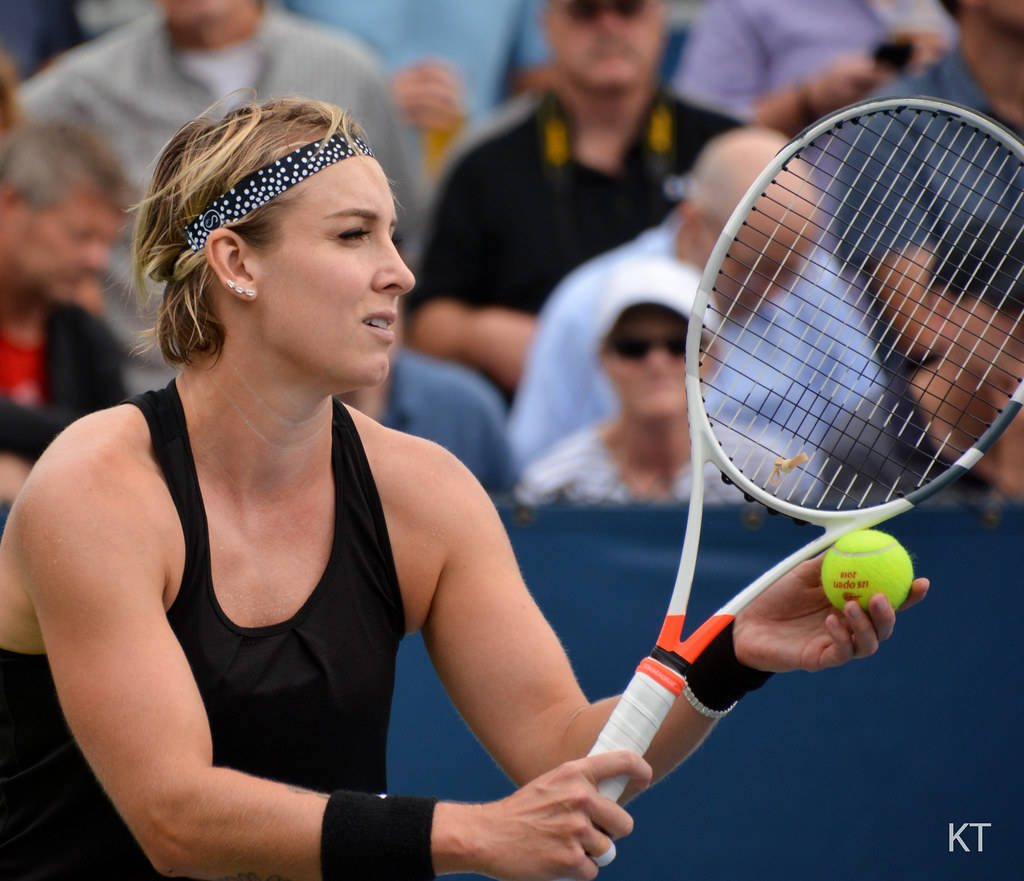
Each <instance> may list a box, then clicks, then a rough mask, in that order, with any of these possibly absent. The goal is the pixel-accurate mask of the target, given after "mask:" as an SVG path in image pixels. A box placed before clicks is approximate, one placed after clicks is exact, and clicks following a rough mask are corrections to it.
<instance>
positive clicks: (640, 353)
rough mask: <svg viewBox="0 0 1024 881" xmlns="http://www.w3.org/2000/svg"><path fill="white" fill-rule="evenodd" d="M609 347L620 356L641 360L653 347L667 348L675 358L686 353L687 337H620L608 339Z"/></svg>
mask: <svg viewBox="0 0 1024 881" xmlns="http://www.w3.org/2000/svg"><path fill="white" fill-rule="evenodd" d="M608 348H609V349H611V350H612V351H613V352H614V353H615V354H616V355H618V356H619V357H620V358H628V359H630V360H631V361H640V360H642V359H644V358H646V357H647V355H648V353H649V352H650V351H651V349H655V348H657V349H665V350H666V351H667V352H668V353H669V355H671V356H672V357H673V358H682V357H683V356H684V355H685V354H686V337H685V336H680V337H669V338H668V339H667V340H664V339H663V340H647V339H641V338H640V337H618V338H616V339H611V340H609V341H608Z"/></svg>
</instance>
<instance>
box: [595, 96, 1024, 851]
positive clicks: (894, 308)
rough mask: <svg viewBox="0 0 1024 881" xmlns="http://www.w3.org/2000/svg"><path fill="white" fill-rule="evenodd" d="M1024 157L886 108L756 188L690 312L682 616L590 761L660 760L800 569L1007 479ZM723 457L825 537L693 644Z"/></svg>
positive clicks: (765, 498)
mask: <svg viewBox="0 0 1024 881" xmlns="http://www.w3.org/2000/svg"><path fill="white" fill-rule="evenodd" d="M1022 163H1024V145H1022V144H1021V142H1020V141H1018V140H1017V138H1016V137H1015V136H1014V135H1013V134H1012V133H1010V132H1009V131H1007V130H1006V129H1004V128H1003V127H1001V126H1000V125H998V124H997V123H995V122H993V121H992V120H990V119H988V118H986V117H983V116H981V115H979V114H977V113H974V112H972V111H970V110H969V109H967V108H963V107H959V106H955V105H951V104H948V103H945V102H940V101H937V100H929V99H900V100H875V101H868V102H863V103H860V104H857V105H852V106H850V107H848V108H844V109H843V110H841V111H838V112H836V113H834V114H832V115H830V116H828V117H827V118H823V119H822V120H820V121H819V122H817V123H816V124H814V125H813V126H811V127H810V128H808V129H807V130H805V131H804V132H803V133H801V134H800V135H798V136H797V137H796V138H794V139H793V140H792V141H791V142H790V143H789V144H788V145H787V146H786V147H785V148H784V149H783V150H782V151H781V152H780V153H779V154H778V155H777V157H776V158H775V159H774V161H773V162H772V163H771V164H770V166H769V167H767V168H766V169H765V170H764V171H763V172H762V174H761V175H760V176H759V177H758V179H757V180H756V181H755V182H754V183H753V184H752V186H751V187H750V189H749V190H748V191H747V193H746V195H745V197H744V199H743V200H742V201H741V203H740V204H739V205H738V206H737V208H736V209H735V211H734V212H733V214H732V216H731V218H730V220H729V221H728V223H727V225H726V227H725V229H724V230H723V232H722V233H721V236H720V238H719V239H718V241H717V244H716V246H715V248H714V250H713V252H712V255H711V258H710V260H709V262H708V264H707V266H706V269H705V271H704V273H703V276H702V279H701V283H700V289H699V291H698V294H697V297H696V303H695V305H694V308H693V313H692V315H691V318H690V324H689V330H688V335H687V349H686V390H687V398H688V412H689V422H690V433H691V443H692V451H691V452H692V469H693V488H692V493H691V498H690V505H689V511H688V515H687V523H686V531H685V536H684V540H683V547H682V552H681V557H680V562H679V568H678V573H677V576H676V581H675V585H674V588H673V591H672V596H671V600H670V602H669V607H668V612H667V615H666V617H665V620H664V623H663V625H662V628H661V632H660V634H659V636H658V639H657V643H656V646H655V648H654V650H653V651H652V652H651V655H650V656H649V657H647V658H645V659H644V660H643V662H642V663H641V664H640V666H639V667H638V669H637V671H636V674H635V675H634V677H633V679H632V680H631V682H630V684H629V686H628V687H627V689H626V691H625V692H624V694H623V695H622V697H621V699H620V701H619V702H618V704H617V706H616V708H615V710H614V711H613V713H612V715H611V717H610V718H609V720H608V722H607V724H606V726H605V728H604V729H603V731H602V732H601V734H600V736H599V738H598V740H597V742H596V744H595V745H594V748H593V750H592V753H597V752H605V751H609V750H613V749H630V750H633V751H635V752H637V753H640V754H643V753H644V752H646V750H647V747H648V746H649V744H650V742H651V740H652V738H653V737H654V735H655V733H656V731H657V730H658V727H659V726H660V724H661V722H662V721H663V720H664V718H665V716H666V714H667V713H668V711H669V709H670V708H671V706H672V704H673V702H674V700H675V698H676V697H677V696H678V695H679V694H680V693H681V691H682V689H683V688H684V687H685V682H686V675H687V670H688V669H689V667H690V665H691V664H692V663H693V661H694V660H695V659H696V658H697V657H698V656H699V655H700V654H701V652H702V651H703V650H704V649H705V648H706V647H707V646H708V644H709V643H710V642H711V641H712V640H713V639H714V638H715V637H716V636H717V635H718V634H720V633H721V632H722V631H723V629H724V628H725V627H726V626H727V625H728V624H729V623H730V622H731V621H732V620H733V619H734V618H735V616H736V615H737V613H738V612H739V611H740V610H742V609H743V608H744V607H745V606H747V604H748V603H750V602H751V601H752V600H754V599H755V598H756V597H757V596H759V595H760V594H761V593H762V592H763V591H764V590H765V589H766V588H767V587H768V586H769V585H771V584H772V583H773V582H775V581H776V580H777V579H778V578H779V577H780V576H782V575H783V574H784V573H786V572H788V571H789V570H791V569H792V568H793V567H795V566H796V565H797V564H798V563H800V562H802V561H803V560H806V559H808V558H810V557H811V556H813V555H814V554H817V553H819V552H820V551H822V550H823V549H825V548H826V547H828V546H829V545H831V544H832V543H833V542H834V541H835V540H836V539H837V538H838V537H839V536H841V535H842V534H844V533H846V532H849V531H851V530H855V529H863V528H867V527H870V526H873V525H875V524H878V523H880V522H881V521H884V520H887V519H888V518H890V517H893V516H895V515H897V514H900V513H902V512H904V511H907V510H909V509H911V508H913V507H915V506H917V505H920V504H921V503H922V502H924V501H925V500H927V499H929V498H931V497H932V496H934V495H935V494H936V493H938V492H939V491H941V490H943V489H944V488H946V487H947V486H949V485H950V484H951V483H952V482H953V481H955V480H957V478H959V477H961V476H962V475H964V474H965V473H966V472H968V471H969V470H970V469H972V468H973V469H975V473H974V474H973V475H972V479H979V478H980V477H986V478H988V479H989V480H990V481H993V482H997V481H998V480H999V479H1000V478H999V474H1000V472H999V469H995V468H992V467H989V466H990V464H991V463H989V462H988V461H987V460H988V459H990V458H991V459H992V460H998V451H999V449H1000V448H999V443H998V441H999V439H1000V436H1001V435H1002V434H1003V432H1004V431H1005V430H1006V429H1007V426H1008V425H1010V422H1011V420H1012V419H1013V417H1014V415H1015V414H1016V412H1017V411H1018V410H1019V409H1020V406H1021V403H1022V401H1024V386H1022V376H1024V280H1022V275H1024V198H1022V197H1024V165H1022ZM1018 425H1021V423H1020V422H1018ZM708 462H710V463H713V464H714V466H716V467H717V469H718V470H719V471H720V472H721V476H722V478H723V479H725V480H726V481H727V482H731V483H732V484H734V485H735V486H736V487H737V488H738V489H739V490H740V491H741V492H742V493H743V494H744V495H745V496H746V497H747V499H748V500H754V501H757V502H759V503H761V504H763V505H765V506H766V507H767V508H769V509H770V511H774V512H778V513H781V514H784V515H788V516H789V517H792V518H794V519H795V520H797V521H801V522H806V523H811V524H815V525H817V526H819V527H821V528H822V530H823V531H822V533H821V534H820V535H817V536H816V537H815V538H814V539H813V540H812V541H810V542H809V543H808V544H806V545H805V546H804V547H802V548H800V549H798V550H796V551H794V552H793V553H791V554H790V555H789V556H788V557H786V558H785V559H784V560H782V561H781V562H780V563H778V564H777V565H776V566H774V567H773V568H772V569H770V570H769V571H767V572H765V573H764V575H762V576H761V577H759V578H758V579H757V580H756V581H754V582H753V583H752V584H750V585H749V586H748V587H746V588H745V589H744V590H742V591H741V592H740V593H738V594H737V595H736V596H735V597H733V598H732V599H731V600H729V601H728V602H727V603H726V604H725V605H724V606H722V607H721V608H720V609H719V610H718V612H716V613H715V614H714V615H712V616H711V617H710V618H709V619H708V620H707V621H706V622H704V623H703V624H702V625H701V626H700V627H699V628H697V629H696V630H695V631H694V632H693V634H692V635H690V636H689V637H688V638H686V639H684V638H683V636H682V633H683V625H684V618H685V614H686V607H687V602H688V599H689V595H690V588H691V584H692V580H693V575H694V569H695V565H696V559H697V549H698V542H699V537H700V529H701V519H702V508H703V500H704V487H705V484H704V471H705V464H706V463H708ZM996 464H998V462H996ZM712 473H713V472H712ZM624 786H625V780H623V779H613V780H607V781H604V782H603V783H602V785H601V791H602V793H603V794H605V795H606V796H608V797H610V798H614V799H617V798H618V797H619V796H620V795H621V793H622V790H623V788H624ZM612 853H613V851H611V850H610V851H609V852H608V853H607V854H602V855H599V857H598V858H596V861H597V862H598V863H599V865H604V864H606V863H607V862H608V861H610V859H611V855H612Z"/></svg>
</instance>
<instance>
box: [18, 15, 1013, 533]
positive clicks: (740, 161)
mask: <svg viewBox="0 0 1024 881" xmlns="http://www.w3.org/2000/svg"><path fill="white" fill-rule="evenodd" d="M0 49H2V53H3V54H2V55H0V129H2V136H0V518H2V517H3V513H2V510H3V506H4V505H9V504H10V502H11V501H12V500H13V499H14V497H15V496H16V495H17V492H18V490H19V487H20V486H21V484H22V483H23V481H24V480H25V478H26V476H27V474H28V473H29V470H30V469H31V467H32V463H33V461H34V460H35V459H36V458H37V457H38V456H39V454H40V453H41V451H42V449H43V448H45V446H46V445H47V444H48V443H49V441H50V440H52V438H53V437H54V436H55V435H56V434H57V433H58V432H59V431H61V430H62V429H63V428H64V427H66V426H67V425H68V424H69V423H70V422H71V421H72V420H74V419H76V418H78V417H79V416H81V415H84V414H85V413H87V412H90V411H91V410H95V409H99V408H102V407H107V406H111V405H113V404H116V403H117V402H118V401H120V400H122V399H123V398H124V397H126V396H127V395H129V394H134V393H137V392H140V391H142V390H144V389H147V388H153V387H157V386H158V385H163V384H166V382H168V381H169V380H170V379H171V378H172V377H173V372H172V371H171V369H170V368H169V367H168V366H167V365H166V364H164V363H163V362H162V360H161V359H160V357H159V353H158V352H155V351H153V350H152V348H150V347H148V346H147V335H146V330H147V328H148V327H149V326H150V325H151V323H152V318H153V315H154V308H153V302H154V299H155V298H158V297H159V295H160V292H159V291H158V290H154V291H138V290H135V289H134V287H133V285H132V283H131V281H130V278H129V269H128V267H129V262H130V261H129V236H130V228H131V212H130V207H131V205H132V204H133V201H134V200H135V199H137V198H138V197H139V195H140V194H141V190H142V187H143V186H144V184H145V182H146V180H147V179H148V177H149V174H150V173H151V171H152V163H153V160H154V159H155V157H156V156H157V154H158V153H159V151H160V149H161V147H162V146H163V144H164V143H165V142H166V141H167V140H168V139H169V138H170V137H171V135H172V134H173V133H174V132H175V131H176V129H177V128H178V127H179V126H181V125H182V124H183V123H185V122H186V121H187V120H189V119H190V118H192V117H194V116H196V115H198V114H200V113H202V112H203V111H209V112H210V113H212V114H219V113H223V112H225V111H226V110H227V109H230V108H231V107H233V106H235V105H236V104H237V103H239V102H240V101H243V100H247V99H248V98H251V97H256V98H258V99H260V100H263V99H268V98H272V97H277V96H281V95H289V94H294V95H302V96H304V97H309V98H315V99H321V100H326V101H329V102H332V103H335V104H338V105H341V106H344V107H346V108H348V109H350V110H351V111H352V112H353V113H354V115H355V117H356V118H357V119H358V120H359V121H360V122H361V124H362V125H363V126H364V127H365V129H366V130H367V132H368V135H369V139H370V142H371V144H372V146H373V148H374V151H375V153H376V155H377V157H378V158H379V159H380V161H381V163H382V165H383V167H384V169H385V171H386V172H387V174H388V176H389V178H390V179H391V181H392V183H393V187H394V191H395V195H396V199H397V202H398V205H399V229H398V236H399V237H400V239H401V249H402V253H403V256H404V257H405V259H406V261H407V262H408V263H409V265H410V267H411V268H412V269H413V271H414V272H415V275H416V279H417V283H416V286H415V288H414V289H413V291H412V292H411V293H410V294H409V295H408V296H407V297H405V298H404V301H405V302H404V305H403V313H402V318H401V324H402V333H401V343H400V344H399V345H398V346H396V348H395V351H394V352H393V357H392V370H391V374H390V376H389V377H388V380H387V381H386V382H385V384H384V385H382V386H380V387H377V388H373V389H362V390H357V391H354V392H353V393H352V394H350V395H347V396H346V398H345V400H346V402H347V403H349V404H350V405H351V406H354V407H357V408H359V409H361V410H363V411H364V412H365V413H367V414H368V415H370V416H372V417H373V418H374V419H377V420H378V421H381V422H383V423H384V424H386V425H389V426H392V427H396V428H399V429H401V430H403V431H407V432H410V433H413V434H417V435H420V436H423V437H427V438H430V439H432V440H434V441H436V442H438V443H440V444H442V445H443V446H445V447H447V448H448V449H450V450H451V451H452V452H454V453H455V454H456V455H457V456H458V457H459V458H460V459H461V460H462V461H463V462H464V463H465V464H466V465H467V466H468V467H469V468H470V469H471V470H472V471H473V472H474V473H475V474H476V476H477V477H478V479H479V480H480V481H481V483H482V484H483V485H484V487H485V488H486V489H487V490H488V491H490V492H491V493H493V494H495V495H505V494H512V495H513V496H514V497H515V498H517V499H518V500H519V501H520V502H522V503H523V504H530V505H533V504H542V503H547V502H557V501H563V502H573V503H577V502H585V503H620V502H651V503H671V502H685V501H686V500H687V499H688V498H689V493H690V485H691V477H692V475H691V472H690V461H689V459H690V446H689V430H688V425H687V416H686V392H685V388H684V382H683V377H684V360H685V359H684V349H685V339H686V333H687V327H688V324H687V323H688V320H689V318H690V309H691V306H692V303H693V296H694V293H695V291H696V288H697V280H698V279H699V277H700V274H701V272H702V270H703V268H704V265H705V264H706V262H707V261H708V259H709V256H710V254H711V248H712V246H713V245H714V243H715V240H716V238H717V236H718V233H719V232H720V231H721V229H722V227H723V226H724V225H725V222H726V220H727V218H728V217H729V214H730V213H731V211H732V208H733V207H734V206H735V205H736V204H737V203H738V202H739V200H740V198H741V196H742V195H743V194H744V192H745V191H746V190H747V187H748V186H749V185H750V183H751V182H752V181H753V179H754V178H755V177H756V175H757V173H758V172H759V171H760V170H761V169H762V168H763V167H764V166H765V165H766V164H767V163H768V162H769V161H770V160H771V158H772V156H774V155H775V154H776V153H777V152H778V151H779V149H781V148H782V146H783V145H784V144H785V143H786V141H787V140H788V139H789V138H791V137H792V136H794V135H795V134H797V133H798V132H799V131H801V130H802V129H804V128H805V127H806V126H807V125H809V124H811V123H812V122H814V121H815V120H817V119H819V118H820V117H822V116H823V115H825V114H828V113H829V112H830V111H833V110H835V109H837V108H840V107H843V106H846V105H848V104H850V103H852V102H855V101H858V100H861V99H864V98H867V97H873V96H886V95H887V96H899V95H917V94H923V95H931V96H935V97H938V98H943V99H947V100H951V101H955V102H957V103H960V104H963V105H966V106H969V107H972V108H974V109H976V110H978V111H981V112H983V113H985V114H987V115H989V116H991V117H993V118H995V119H996V120H998V121H999V122H1001V123H1002V124H1003V125H1005V126H1006V127H1008V128H1010V129H1011V130H1013V131H1015V132H1017V133H1018V134H1024V4H1021V3H1020V2H1018V0H833V2H830V3H822V2H820V0H690V2H670V0H486V2H478V0H376V2H374V3H356V2H337V0H280V2H272V0H267V2H263V0H153V2H143V0H106V2H104V0H78V2H76V0H45V2H44V0H36V2H33V3H21V2H15V0H3V2H0ZM864 357H865V358H869V359H870V358H871V357H872V356H871V354H870V353H868V354H867V355H865V356H864ZM835 418H840V417H838V416H836V417H835ZM1018 421H1019V420H1018ZM1018 434H1019V433H1018ZM1009 438H1010V440H1009V443H1011V444H1013V445H1014V446H1012V447H1010V448H1009V449H1008V451H1007V452H1006V454H1005V455H1004V456H1002V457H1000V460H999V461H1000V462H1002V463H1004V464H1003V465H1002V466H1001V467H1000V468H999V469H997V470H994V471H991V472H986V473H985V474H984V475H982V477H981V478H979V480H978V481H977V484H978V486H977V487H975V488H976V489H977V491H980V492H985V493H992V494H996V495H998V496H1001V497H1008V498H1024V474H1022V472H1024V464H1022V463H1024V449H1022V448H1024V438H1020V439H1019V440H1018V438H1017V437H1015V436H1014V435H1013V434H1012V433H1011V434H1010V435H1009ZM708 501H709V502H721V503H736V502H741V501H742V496H741V495H740V494H739V493H737V492H735V491H734V490H733V489H732V488H730V487H725V488H724V489H722V490H721V491H719V489H717V488H716V489H715V490H714V491H713V492H710V493H709V495H708ZM0 522H2V521H0Z"/></svg>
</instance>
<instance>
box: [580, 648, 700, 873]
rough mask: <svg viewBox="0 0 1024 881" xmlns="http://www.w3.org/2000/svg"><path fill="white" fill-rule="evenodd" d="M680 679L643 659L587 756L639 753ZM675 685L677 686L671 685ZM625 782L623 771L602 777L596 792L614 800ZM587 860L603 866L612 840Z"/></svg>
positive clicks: (612, 850) (648, 741)
mask: <svg viewBox="0 0 1024 881" xmlns="http://www.w3.org/2000/svg"><path fill="white" fill-rule="evenodd" d="M644 668H647V669H648V670H652V671H656V672H657V673H661V672H662V671H663V672H664V675H663V676H662V675H659V677H658V678H659V679H664V681H665V682H666V683H668V684H664V685H663V684H662V683H661V682H659V681H658V679H655V678H654V677H653V676H652V675H651V674H650V673H647V672H644ZM677 681H678V683H677ZM682 682H683V680H682V677H680V676H679V675H678V674H676V673H675V671H672V670H669V669H668V668H667V667H665V666H663V665H662V664H659V663H658V662H657V661H654V660H653V659H651V658H647V659H646V660H644V662H643V663H642V664H641V665H640V669H638V670H637V671H636V673H635V674H633V678H632V679H631V680H630V682H629V685H628V686H626V690H625V691H624V692H623V693H622V696H621V697H620V698H619V702H618V703H617V704H616V705H615V709H614V710H612V714H611V715H610V716H609V717H608V721H607V722H605V723H604V728H602V729H601V733H600V734H599V735H598V736H597V741H596V742H595V743H594V746H593V747H592V748H591V750H590V752H589V753H588V755H591V756H593V755H597V754H598V753H609V752H612V751H613V750H617V749H628V750H632V751H633V752H635V753H636V754H637V755H640V756H642V755H643V754H644V753H645V752H647V747H649V746H650V745H651V741H652V740H654V735H655V734H657V733H658V729H659V728H660V727H661V723H662V722H663V721H664V720H665V717H666V716H667V715H668V711H669V710H670V709H672V704H673V703H674V702H675V699H676V697H677V695H678V694H679V691H680V690H681V689H682V684H681V683H682ZM677 684H678V688H676V687H675V686H676V685H677ZM628 782H629V777H627V776H626V775H624V774H623V775H620V776H618V777H606V778H605V779H604V780H601V781H600V782H599V783H598V784H597V791H598V792H600V793H601V795H603V796H604V797H605V798H610V799H611V800H612V801H618V800H619V798H620V796H621V795H622V793H623V792H624V791H625V789H626V784H627V783H628ZM591 859H592V860H593V861H594V862H595V863H596V864H597V866H598V867H599V868H603V867H604V866H607V865H608V864H609V863H610V862H611V861H612V860H614V859H615V842H614V841H613V842H611V844H610V845H609V846H608V850H606V851H605V852H604V853H600V854H596V855H595V856H592V857H591Z"/></svg>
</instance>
